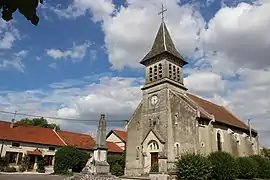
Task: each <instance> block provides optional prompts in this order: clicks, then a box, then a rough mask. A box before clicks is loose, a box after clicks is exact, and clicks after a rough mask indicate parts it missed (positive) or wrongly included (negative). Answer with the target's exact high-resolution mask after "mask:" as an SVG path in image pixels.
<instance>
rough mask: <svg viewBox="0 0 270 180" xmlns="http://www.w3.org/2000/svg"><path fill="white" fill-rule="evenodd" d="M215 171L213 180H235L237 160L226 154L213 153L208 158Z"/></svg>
mask: <svg viewBox="0 0 270 180" xmlns="http://www.w3.org/2000/svg"><path fill="white" fill-rule="evenodd" d="M208 159H209V160H210V162H211V164H212V166H213V171H212V179H215V180H234V179H236V171H235V167H236V164H235V159H234V158H233V157H232V155H230V154H229V153H226V152H213V153H211V154H210V155H209V156H208Z"/></svg>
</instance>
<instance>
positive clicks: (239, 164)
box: [235, 157, 259, 179]
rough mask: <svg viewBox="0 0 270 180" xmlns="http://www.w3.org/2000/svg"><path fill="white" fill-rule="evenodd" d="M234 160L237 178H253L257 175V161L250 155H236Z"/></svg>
mask: <svg viewBox="0 0 270 180" xmlns="http://www.w3.org/2000/svg"><path fill="white" fill-rule="evenodd" d="M235 161H236V171H237V176H236V177H237V178H239V179H254V178H255V177H257V169H258V167H259V165H258V163H257V161H255V160H254V159H252V158H250V157H238V158H236V160H235Z"/></svg>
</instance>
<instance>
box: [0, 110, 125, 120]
mask: <svg viewBox="0 0 270 180" xmlns="http://www.w3.org/2000/svg"><path fill="white" fill-rule="evenodd" d="M0 113H2V114H12V115H15V114H16V115H19V116H28V117H36V118H42V117H43V118H45V119H56V120H67V121H85V122H98V121H99V120H90V119H72V118H60V117H53V116H40V115H34V114H25V113H18V112H17V111H15V112H10V111H2V110H0ZM126 121H127V120H109V121H108V122H126Z"/></svg>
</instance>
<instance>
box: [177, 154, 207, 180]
mask: <svg viewBox="0 0 270 180" xmlns="http://www.w3.org/2000/svg"><path fill="white" fill-rule="evenodd" d="M176 172H177V179H178V180H181V179H183V180H197V179H198V180H199V179H200V180H207V179H211V173H212V165H211V162H210V161H209V160H208V159H207V157H205V156H202V155H199V154H198V155H195V154H184V155H182V156H181V158H180V159H179V160H178V162H177V163H176Z"/></svg>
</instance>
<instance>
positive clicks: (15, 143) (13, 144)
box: [11, 142, 20, 147]
mask: <svg viewBox="0 0 270 180" xmlns="http://www.w3.org/2000/svg"><path fill="white" fill-rule="evenodd" d="M11 146H12V147H20V143H18V142H12V144H11Z"/></svg>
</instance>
